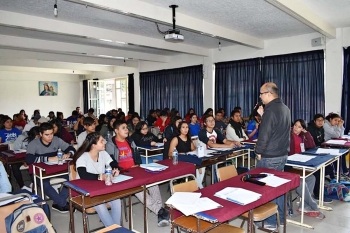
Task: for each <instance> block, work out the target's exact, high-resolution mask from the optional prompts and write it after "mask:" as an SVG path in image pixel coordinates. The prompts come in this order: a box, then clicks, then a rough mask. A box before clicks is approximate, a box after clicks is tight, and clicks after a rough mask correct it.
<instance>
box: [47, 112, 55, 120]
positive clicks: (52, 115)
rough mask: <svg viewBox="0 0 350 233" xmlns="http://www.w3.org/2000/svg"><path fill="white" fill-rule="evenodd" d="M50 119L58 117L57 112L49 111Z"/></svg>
mask: <svg viewBox="0 0 350 233" xmlns="http://www.w3.org/2000/svg"><path fill="white" fill-rule="evenodd" d="M47 118H48V120H49V121H52V120H53V119H56V116H55V113H54V112H53V111H50V112H49V115H48V116H47Z"/></svg>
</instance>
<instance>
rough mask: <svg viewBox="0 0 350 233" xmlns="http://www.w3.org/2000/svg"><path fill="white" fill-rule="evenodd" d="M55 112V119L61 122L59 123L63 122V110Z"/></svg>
mask: <svg viewBox="0 0 350 233" xmlns="http://www.w3.org/2000/svg"><path fill="white" fill-rule="evenodd" d="M56 114H57V119H58V120H59V121H60V122H61V124H63V119H64V116H63V112H56Z"/></svg>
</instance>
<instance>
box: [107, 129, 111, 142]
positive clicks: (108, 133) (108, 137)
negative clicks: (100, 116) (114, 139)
mask: <svg viewBox="0 0 350 233" xmlns="http://www.w3.org/2000/svg"><path fill="white" fill-rule="evenodd" d="M110 138H111V133H110V132H109V131H108V132H107V141H108V139H110Z"/></svg>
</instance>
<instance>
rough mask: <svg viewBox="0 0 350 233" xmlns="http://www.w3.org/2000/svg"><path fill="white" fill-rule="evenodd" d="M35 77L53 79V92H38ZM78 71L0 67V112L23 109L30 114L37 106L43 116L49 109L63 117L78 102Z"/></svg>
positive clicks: (79, 99)
mask: <svg viewBox="0 0 350 233" xmlns="http://www.w3.org/2000/svg"><path fill="white" fill-rule="evenodd" d="M38 81H57V82H58V95H57V96H39V86H38ZM80 82H81V81H80V79H79V75H70V74H52V73H50V74H49V73H30V72H10V71H0V83H1V91H0V113H2V114H7V115H9V116H10V117H12V116H13V114H15V113H18V112H19V111H20V110H21V109H24V110H25V111H26V113H27V115H28V116H31V115H32V114H33V112H34V110H35V109H40V113H41V115H43V116H47V115H48V113H49V111H55V112H56V111H61V112H63V115H64V116H65V117H68V116H70V115H71V113H72V111H73V110H75V107H77V106H80V101H81V98H82V96H80V89H81V87H80Z"/></svg>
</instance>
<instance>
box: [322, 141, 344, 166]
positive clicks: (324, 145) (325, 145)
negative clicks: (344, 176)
mask: <svg viewBox="0 0 350 233" xmlns="http://www.w3.org/2000/svg"><path fill="white" fill-rule="evenodd" d="M332 140H344V141H347V139H346V138H335V139H332ZM321 146H322V147H327V146H329V147H332V148H345V149H350V142H349V141H347V142H346V143H345V144H344V145H339V144H332V143H327V142H324V143H322V145H321ZM344 161H346V159H344ZM344 161H343V162H344ZM349 164H350V156H349ZM345 166H346V164H345Z"/></svg>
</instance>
